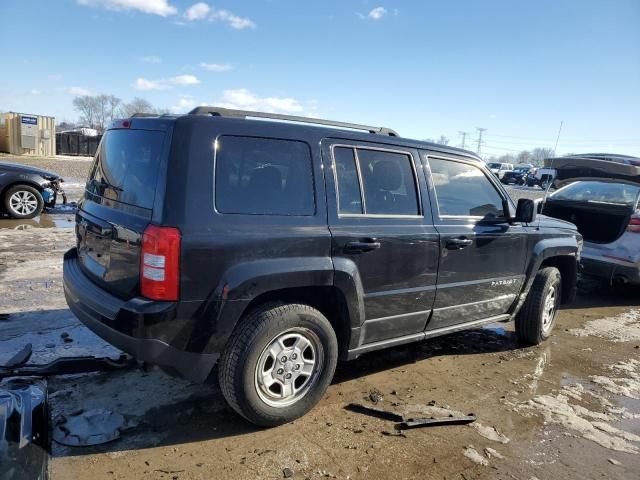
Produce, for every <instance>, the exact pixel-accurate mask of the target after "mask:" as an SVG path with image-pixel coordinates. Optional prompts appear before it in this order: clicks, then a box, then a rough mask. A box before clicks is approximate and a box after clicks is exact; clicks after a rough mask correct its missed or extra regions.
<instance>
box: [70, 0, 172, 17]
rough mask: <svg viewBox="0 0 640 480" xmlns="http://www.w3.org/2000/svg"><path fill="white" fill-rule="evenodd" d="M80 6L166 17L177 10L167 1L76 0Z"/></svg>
mask: <svg viewBox="0 0 640 480" xmlns="http://www.w3.org/2000/svg"><path fill="white" fill-rule="evenodd" d="M78 3H79V4H80V5H87V6H92V7H103V8H106V9H107V10H138V11H140V12H144V13H151V14H153V15H160V16H161V17H167V16H169V15H174V14H175V13H176V12H177V11H178V10H177V9H176V7H174V6H173V5H171V4H169V2H168V1H167V0H78Z"/></svg>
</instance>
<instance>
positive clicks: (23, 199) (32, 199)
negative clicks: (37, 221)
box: [4, 185, 44, 219]
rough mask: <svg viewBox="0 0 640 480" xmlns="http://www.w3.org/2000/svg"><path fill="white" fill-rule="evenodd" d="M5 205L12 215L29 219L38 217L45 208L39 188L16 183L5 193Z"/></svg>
mask: <svg viewBox="0 0 640 480" xmlns="http://www.w3.org/2000/svg"><path fill="white" fill-rule="evenodd" d="M4 207H5V209H6V211H7V213H8V214H9V216H10V217H13V218H18V219H28V218H33V217H37V216H38V215H40V213H41V212H42V209H43V208H44V200H43V199H42V195H41V194H40V192H39V191H38V190H36V189H35V188H33V187H30V186H29V185H14V186H13V187H11V188H9V189H8V190H7V191H6V192H5V194H4Z"/></svg>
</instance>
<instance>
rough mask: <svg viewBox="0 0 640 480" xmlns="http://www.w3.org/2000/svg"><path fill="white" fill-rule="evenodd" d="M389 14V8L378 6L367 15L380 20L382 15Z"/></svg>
mask: <svg viewBox="0 0 640 480" xmlns="http://www.w3.org/2000/svg"><path fill="white" fill-rule="evenodd" d="M386 14H387V9H386V8H384V7H376V8H374V9H373V10H371V11H370V12H369V13H368V14H367V17H369V18H370V19H372V20H380V19H381V18H382V17H384V16H385V15H386Z"/></svg>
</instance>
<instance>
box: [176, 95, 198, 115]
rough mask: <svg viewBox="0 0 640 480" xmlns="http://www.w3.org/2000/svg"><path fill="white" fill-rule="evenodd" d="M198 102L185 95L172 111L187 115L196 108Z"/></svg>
mask: <svg viewBox="0 0 640 480" xmlns="http://www.w3.org/2000/svg"><path fill="white" fill-rule="evenodd" d="M195 105H196V102H194V101H193V98H191V97H190V96H189V95H183V96H181V97H180V99H179V100H178V103H177V104H176V105H174V106H173V107H171V111H172V112H174V113H186V112H188V111H189V110H191V109H193V107H195Z"/></svg>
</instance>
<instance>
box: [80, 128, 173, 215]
mask: <svg viewBox="0 0 640 480" xmlns="http://www.w3.org/2000/svg"><path fill="white" fill-rule="evenodd" d="M164 136H165V134H164V132H155V131H150V130H109V131H107V133H105V135H104V137H103V138H102V141H101V143H100V148H99V150H98V152H97V154H96V161H95V163H94V165H93V168H92V170H91V173H90V175H89V180H88V182H87V190H88V191H89V192H91V193H94V194H96V195H100V196H102V197H105V198H110V199H112V200H117V201H118V202H122V203H127V204H130V205H135V206H138V207H142V208H148V209H151V208H153V201H154V198H155V193H156V180H157V177H158V168H159V165H160V155H161V153H162V143H163V141H164Z"/></svg>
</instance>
